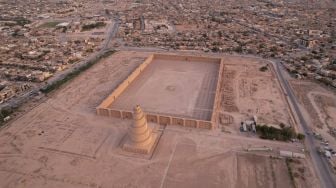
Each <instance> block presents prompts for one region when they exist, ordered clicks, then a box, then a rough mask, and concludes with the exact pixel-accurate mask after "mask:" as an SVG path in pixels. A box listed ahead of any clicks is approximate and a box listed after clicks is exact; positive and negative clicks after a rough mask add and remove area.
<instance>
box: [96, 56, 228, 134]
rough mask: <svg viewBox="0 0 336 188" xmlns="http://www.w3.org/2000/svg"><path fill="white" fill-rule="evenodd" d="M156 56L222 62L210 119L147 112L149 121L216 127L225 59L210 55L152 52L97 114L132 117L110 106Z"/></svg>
mask: <svg viewBox="0 0 336 188" xmlns="http://www.w3.org/2000/svg"><path fill="white" fill-rule="evenodd" d="M154 58H160V59H169V60H185V61H193V62H197V61H203V62H204V61H206V62H209V63H218V62H220V68H219V71H218V77H217V78H218V79H217V85H216V95H215V99H214V104H213V110H212V115H211V120H210V121H204V120H198V119H192V118H181V117H176V116H170V115H160V114H154V113H146V117H147V121H148V122H153V123H158V124H161V125H178V126H183V127H192V128H202V129H213V128H215V122H216V121H217V119H218V118H217V113H216V112H217V109H218V107H219V97H220V94H219V91H220V83H221V81H222V74H223V59H219V58H208V57H194V56H179V55H166V54H152V55H150V56H149V57H148V58H147V59H146V60H145V61H144V62H143V63H142V64H141V65H140V66H138V67H137V68H136V69H135V70H134V71H133V72H132V73H131V74H130V75H129V76H128V77H127V78H126V79H125V80H124V81H123V82H122V83H121V84H120V85H119V86H118V87H117V88H116V89H115V90H114V91H113V92H112V93H111V94H110V95H109V96H108V97H107V98H106V99H105V100H104V101H103V102H102V103H101V104H100V105H99V106H98V107H97V108H96V113H97V115H101V116H108V117H114V118H121V119H132V118H133V112H132V111H125V110H119V109H111V108H108V107H109V106H111V104H112V103H113V102H114V101H115V100H116V99H117V98H118V97H119V96H120V95H121V94H122V93H123V92H124V91H125V89H126V88H127V87H128V86H129V85H130V84H131V83H132V82H133V81H134V80H135V79H136V78H137V77H138V76H139V75H140V74H141V72H142V71H144V70H145V69H146V67H147V66H148V65H149V64H150V63H152V62H153V60H154ZM219 60H220V61H219ZM134 105H135V104H134Z"/></svg>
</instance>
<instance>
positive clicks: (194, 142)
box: [0, 52, 317, 188]
mask: <svg viewBox="0 0 336 188" xmlns="http://www.w3.org/2000/svg"><path fill="white" fill-rule="evenodd" d="M147 56H148V54H147V53H138V52H118V53H116V54H114V55H113V56H111V57H110V58H107V59H105V60H104V61H103V62H100V63H98V64H96V65H94V66H93V67H92V68H90V69H89V70H87V71H85V72H84V73H82V74H81V75H79V76H78V77H77V78H76V79H74V80H73V81H71V82H69V83H68V84H66V85H65V86H64V87H62V88H60V89H59V90H58V91H56V92H55V93H53V94H52V96H50V98H49V99H47V100H46V101H45V102H43V103H41V104H40V105H38V106H37V107H35V108H34V109H32V110H30V111H29V112H27V113H26V114H24V115H23V116H21V117H20V118H17V119H15V120H13V121H12V122H11V123H10V125H8V126H7V127H5V128H3V129H1V131H0V187H4V188H23V187H34V188H45V187H55V188H58V187H71V188H72V187H74V188H82V187H83V188H84V187H100V188H110V187H137V188H141V187H146V188H147V187H153V188H161V187H174V188H178V187H230V186H231V187H237V188H238V187H239V188H240V187H270V188H271V187H279V188H280V187H291V184H290V183H289V182H290V180H289V178H288V174H287V171H286V170H284V169H285V167H284V165H285V164H284V162H283V160H280V161H279V162H276V163H273V162H271V159H270V158H269V157H268V156H269V155H273V156H276V155H278V151H279V150H280V149H282V150H290V151H296V152H298V151H300V149H302V147H303V146H302V145H300V144H297V143H296V144H294V143H283V142H277V141H269V140H260V139H256V138H247V137H241V136H235V135H228V134H223V133H222V132H221V131H220V130H219V129H215V130H212V131H209V130H199V129H191V128H190V129H187V128H181V127H178V126H167V127H161V126H158V125H156V126H157V127H155V125H153V126H154V129H155V130H157V131H162V136H161V138H160V140H159V142H158V144H157V147H156V149H155V150H154V152H153V155H152V156H150V158H139V157H132V156H131V155H124V154H123V153H121V152H120V147H119V145H120V143H121V141H122V139H123V138H124V137H125V135H126V133H127V129H128V126H129V125H130V124H131V123H132V121H128V120H120V119H113V118H108V117H101V116H97V115H96V114H95V107H97V105H98V104H99V103H101V101H102V100H103V99H104V98H106V97H107V96H108V95H109V94H110V93H111V91H112V90H113V89H114V88H115V87H116V86H117V85H118V84H119V83H120V82H121V81H122V80H124V79H125V78H126V77H127V76H128V75H129V74H130V72H132V70H134V69H135V68H136V67H137V66H138V65H139V64H140V63H141V62H143V61H144V59H145V58H146V57H147ZM262 146H267V147H272V148H274V151H273V152H269V153H268V152H261V153H258V155H256V154H252V153H246V152H245V150H244V148H247V147H262ZM272 160H273V159H272ZM274 165H275V166H274ZM278 169H283V170H278ZM273 174H274V175H273ZM306 180H307V181H308V182H309V184H308V183H307V185H308V187H309V186H310V187H317V186H316V181H315V179H314V178H312V177H308V178H306Z"/></svg>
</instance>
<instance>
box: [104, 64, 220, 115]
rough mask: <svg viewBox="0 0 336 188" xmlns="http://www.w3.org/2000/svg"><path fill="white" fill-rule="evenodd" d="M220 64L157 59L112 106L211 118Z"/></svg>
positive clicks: (164, 113) (129, 109)
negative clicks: (137, 107)
mask: <svg viewBox="0 0 336 188" xmlns="http://www.w3.org/2000/svg"><path fill="white" fill-rule="evenodd" d="M218 71H219V63H210V62H193V61H191V62H189V61H177V60H164V59H154V60H153V62H152V63H151V64H150V65H149V66H148V67H147V68H146V69H145V70H144V71H143V72H142V73H141V75H140V76H139V77H138V78H137V79H136V80H135V81H134V82H132V83H131V85H130V86H129V87H128V88H127V89H126V90H125V91H124V92H123V94H122V95H121V96H119V97H118V98H117V100H116V101H115V102H114V103H113V104H112V105H111V108H115V109H121V110H128V111H131V110H132V109H133V108H134V105H135V104H139V105H140V106H141V107H142V109H143V110H144V111H145V112H150V113H154V114H155V113H158V114H163V115H173V116H180V117H188V118H195V119H202V120H210V119H211V115H212V109H213V103H214V98H215V94H216V86H217V80H218V78H217V75H218Z"/></svg>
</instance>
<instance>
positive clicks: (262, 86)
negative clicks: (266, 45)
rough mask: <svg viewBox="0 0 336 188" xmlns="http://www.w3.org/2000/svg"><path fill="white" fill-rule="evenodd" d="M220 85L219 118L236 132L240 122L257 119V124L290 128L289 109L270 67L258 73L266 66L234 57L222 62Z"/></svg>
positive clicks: (291, 123) (255, 61) (251, 60)
mask: <svg viewBox="0 0 336 188" xmlns="http://www.w3.org/2000/svg"><path fill="white" fill-rule="evenodd" d="M225 62H226V64H225V67H224V72H223V77H224V79H223V83H222V102H221V107H222V108H221V110H222V113H221V115H222V116H226V119H228V118H229V117H232V118H233V120H231V119H232V118H229V119H230V120H229V121H231V122H232V124H234V125H236V126H234V127H233V129H232V128H231V129H230V127H226V129H228V130H230V131H231V132H234V131H238V130H239V125H240V122H241V121H244V120H246V119H250V118H252V117H253V116H254V115H256V116H257V117H258V124H273V125H276V126H278V125H279V124H280V123H284V124H286V125H291V126H294V124H293V121H292V119H291V116H290V112H289V110H288V109H289V106H288V104H287V102H286V101H285V99H284V94H283V93H282V91H281V89H280V85H279V83H278V81H277V78H276V77H275V75H274V73H273V71H272V69H271V67H270V66H269V67H268V70H267V71H265V72H262V71H260V70H259V68H260V67H262V66H266V65H267V64H266V63H263V62H259V61H257V60H253V59H246V58H245V59H244V58H238V57H230V58H226V61H225Z"/></svg>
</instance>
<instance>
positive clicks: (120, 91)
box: [96, 55, 154, 115]
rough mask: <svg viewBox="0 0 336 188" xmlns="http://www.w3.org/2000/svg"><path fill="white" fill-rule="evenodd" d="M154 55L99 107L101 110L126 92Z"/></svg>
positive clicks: (98, 111)
mask: <svg viewBox="0 0 336 188" xmlns="http://www.w3.org/2000/svg"><path fill="white" fill-rule="evenodd" d="M153 57H154V55H150V56H149V57H148V58H147V59H146V60H145V61H144V62H143V63H142V64H141V65H140V66H139V67H138V68H136V69H135V70H134V71H133V72H132V73H131V74H130V75H129V76H128V77H127V78H126V79H125V80H124V81H123V82H122V83H121V84H120V85H119V86H118V87H117V88H116V89H115V90H114V91H113V92H112V93H111V95H109V96H108V97H107V98H106V99H105V100H104V101H103V102H102V103H101V104H100V105H99V106H98V107H97V110H96V111H97V114H98V115H100V114H99V113H100V112H101V111H100V110H99V109H101V108H107V107H109V106H110V105H112V103H113V102H114V101H115V100H116V99H117V98H118V97H119V96H120V95H121V94H122V93H123V92H124V91H125V89H126V88H127V87H128V86H129V85H130V84H131V83H132V82H133V81H134V80H135V79H136V78H137V77H138V76H139V75H140V73H141V72H142V71H143V70H144V69H145V68H146V67H147V66H148V65H149V64H150V63H151V62H152V60H153Z"/></svg>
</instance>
